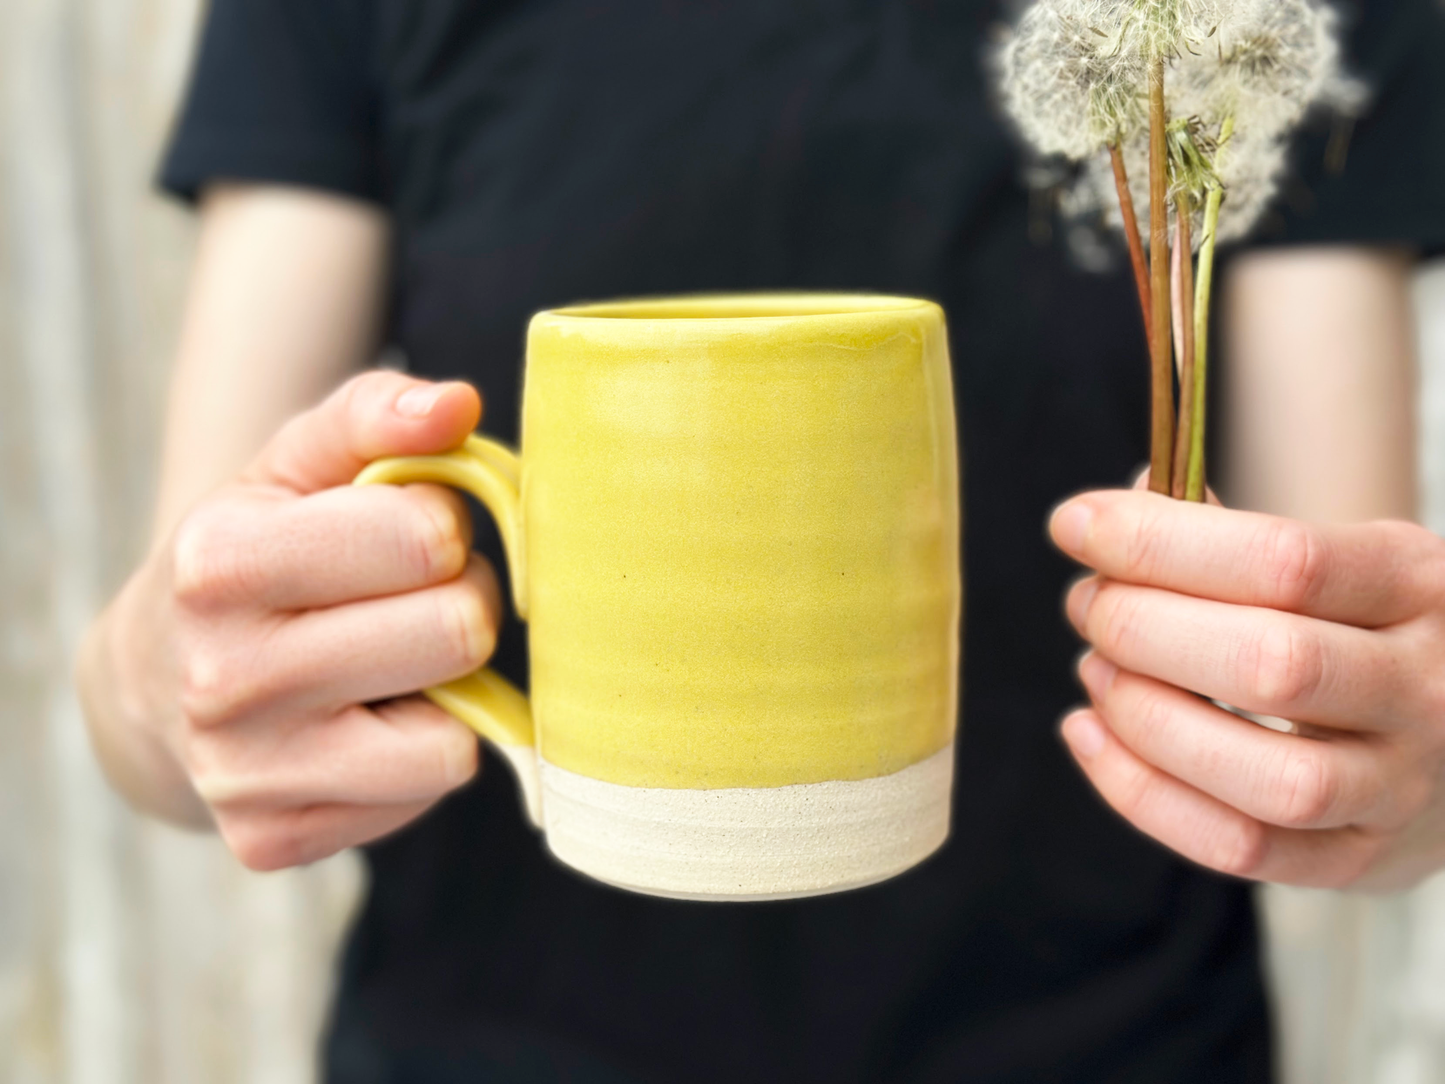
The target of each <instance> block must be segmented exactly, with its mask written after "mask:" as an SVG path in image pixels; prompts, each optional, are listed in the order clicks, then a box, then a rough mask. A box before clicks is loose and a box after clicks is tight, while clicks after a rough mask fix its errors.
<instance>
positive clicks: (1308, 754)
mask: <svg viewBox="0 0 1445 1084" xmlns="http://www.w3.org/2000/svg"><path fill="white" fill-rule="evenodd" d="M1275 776H1276V778H1275V779H1274V780H1273V781H1272V783H1271V785H1270V790H1271V792H1272V793H1273V794H1275V795H1276V799H1275V803H1274V804H1275V811H1274V816H1272V817H1271V818H1270V819H1271V820H1273V821H1275V822H1276V823H1278V824H1280V825H1282V826H1283V827H1286V828H1311V827H1315V826H1317V825H1319V824H1320V823H1321V822H1322V821H1324V820H1325V818H1326V817H1328V816H1329V815H1330V812H1331V811H1332V810H1333V809H1334V808H1335V804H1336V802H1337V801H1338V800H1339V792H1340V784H1339V778H1338V776H1336V775H1335V774H1334V773H1333V772H1331V771H1330V770H1329V768H1328V766H1327V765H1326V764H1325V762H1324V759H1323V758H1322V757H1321V756H1320V755H1319V754H1318V753H1317V752H1316V751H1315V750H1310V749H1302V750H1298V751H1295V752H1291V753H1289V754H1288V755H1286V756H1285V757H1283V758H1282V759H1281V762H1280V764H1279V767H1278V768H1277V769H1276V773H1275Z"/></svg>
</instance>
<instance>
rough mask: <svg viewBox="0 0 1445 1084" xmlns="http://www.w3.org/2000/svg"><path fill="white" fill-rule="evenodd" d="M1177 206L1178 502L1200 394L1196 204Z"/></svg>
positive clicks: (1184, 198)
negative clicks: (1193, 232) (1194, 236)
mask: <svg viewBox="0 0 1445 1084" xmlns="http://www.w3.org/2000/svg"><path fill="white" fill-rule="evenodd" d="M1174 205H1175V211H1174V223H1175V225H1174V251H1175V253H1176V258H1177V259H1178V261H1179V264H1178V266H1179V312H1178V313H1177V314H1176V316H1175V320H1176V322H1177V325H1178V326H1179V327H1180V328H1182V329H1183V331H1182V333H1181V335H1180V336H1179V337H1180V340H1181V346H1180V350H1179V354H1180V362H1179V425H1178V428H1177V429H1176V430H1175V439H1174V476H1173V479H1172V484H1171V486H1170V492H1172V493H1173V495H1174V497H1175V499H1176V500H1183V499H1184V496H1185V493H1186V492H1187V482H1188V471H1189V461H1190V459H1191V457H1192V453H1193V449H1194V441H1193V434H1194V415H1195V410H1194V401H1195V398H1196V397H1197V396H1198V395H1199V391H1200V389H1199V385H1198V382H1197V380H1196V377H1195V372H1194V366H1195V357H1194V351H1195V344H1194V339H1195V332H1196V330H1197V329H1196V328H1195V326H1194V243H1193V239H1192V238H1191V237H1190V230H1191V228H1192V226H1193V223H1192V221H1191V219H1192V218H1193V216H1194V201H1193V200H1192V199H1191V198H1190V197H1189V193H1188V192H1187V191H1184V192H1180V193H1179V195H1178V196H1177V197H1176V198H1175V204H1174Z"/></svg>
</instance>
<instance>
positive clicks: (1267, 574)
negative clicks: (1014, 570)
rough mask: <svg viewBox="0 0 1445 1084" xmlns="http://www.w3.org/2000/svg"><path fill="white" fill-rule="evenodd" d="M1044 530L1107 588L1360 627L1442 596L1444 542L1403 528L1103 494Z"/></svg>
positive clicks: (1071, 506)
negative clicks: (1165, 592) (1145, 588)
mask: <svg viewBox="0 0 1445 1084" xmlns="http://www.w3.org/2000/svg"><path fill="white" fill-rule="evenodd" d="M1049 528H1050V531H1051V533H1052V534H1053V537H1054V541H1055V542H1056V543H1057V544H1058V545H1059V547H1060V548H1061V549H1062V550H1064V552H1066V553H1068V554H1069V555H1070V556H1072V557H1074V558H1075V559H1077V560H1079V561H1081V562H1082V563H1084V564H1086V565H1088V566H1089V567H1091V568H1093V569H1096V570H1097V571H1099V572H1100V573H1101V574H1103V575H1105V576H1108V577H1109V578H1111V579H1116V580H1124V581H1127V582H1129V583H1139V584H1149V585H1152V586H1155V587H1164V588H1167V589H1169V590H1171V591H1180V592H1183V593H1185V594H1190V595H1199V596H1202V597H1206V598H1215V599H1220V600H1222V601H1225V602H1235V603H1240V604H1242V605H1247V606H1265V607H1269V608H1271V609H1277V610H1290V611H1293V612H1296V613H1303V614H1308V615H1310V616H1312V617H1318V618H1321V619H1323V620H1327V621H1339V622H1344V623H1346V624H1352V625H1360V626H1363V627H1367V628H1377V627H1381V626H1384V625H1390V624H1394V623H1396V622H1399V621H1403V620H1405V619H1406V618H1408V617H1410V616H1413V615H1414V614H1416V613H1419V612H1420V611H1421V610H1422V609H1423V608H1424V607H1425V606H1427V605H1428V604H1429V601H1430V600H1431V599H1435V598H1438V597H1439V596H1440V594H1441V593H1442V592H1441V584H1440V582H1439V581H1440V579H1441V574H1440V569H1441V568H1442V567H1445V560H1442V558H1445V543H1442V542H1441V541H1440V540H1439V539H1438V538H1436V537H1435V536H1434V535H1432V534H1430V532H1428V531H1426V530H1425V529H1424V528H1421V527H1417V526H1414V525H1413V524H1408V523H1394V522H1379V523H1367V524H1347V525H1321V524H1309V523H1301V522H1299V521H1297V520H1289V519H1281V518H1279V517H1277V516H1265V515H1260V514H1258V513H1254V512H1237V511H1233V510H1230V509H1226V508H1218V507H1213V506H1209V505H1202V504H1195V503H1191V502H1188V501H1176V500H1171V499H1170V498H1168V497H1163V496H1160V495H1159V494H1156V493H1134V492H1129V491H1125V490H1110V491H1098V492H1094V493H1086V494H1083V495H1081V496H1079V497H1075V498H1073V499H1072V500H1069V501H1066V502H1065V503H1064V504H1062V505H1060V506H1059V508H1058V509H1056V510H1055V512H1054V514H1053V517H1052V518H1051V520H1050V524H1049Z"/></svg>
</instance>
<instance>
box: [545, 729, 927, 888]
mask: <svg viewBox="0 0 1445 1084" xmlns="http://www.w3.org/2000/svg"><path fill="white" fill-rule="evenodd" d="M952 783H953V746H952V745H950V746H948V747H947V748H945V749H943V750H941V751H939V752H938V753H935V754H934V755H933V756H931V757H929V758H928V759H927V760H924V761H921V762H920V763H918V764H914V765H912V766H911V767H908V768H905V769H903V770H902V771H900V772H895V773H893V774H892V775H885V776H880V777H878V778H875V779H861V780H857V781H851V782H843V781H832V782H826V783H806V784H800V785H797V786H789V787H759V788H733V789H726V790H671V789H664V788H653V787H624V786H618V785H617V784H615V783H604V782H601V781H600V780H596V779H590V778H588V777H586V776H581V775H577V774H575V773H573V772H569V771H566V770H565V769H562V768H558V767H556V766H555V765H552V764H548V763H547V762H546V761H543V762H542V815H543V820H544V822H545V825H546V833H547V843H548V846H550V847H551V849H552V852H553V853H554V854H555V855H556V856H557V857H558V858H560V859H561V860H562V861H563V862H565V863H566V864H567V865H569V866H572V867H573V868H575V869H578V870H580V871H581V872H583V873H586V874H588V875H589V876H592V877H595V878H597V879H598V880H601V881H606V882H607V883H608V884H612V885H616V886H617V887H620V888H626V889H630V890H632V891H634V892H645V893H649V894H651V895H657V896H670V897H674V898H679V899H692V900H731V901H743V900H773V899H788V898H791V897H797V896H813V895H820V894H822V893H826V892H840V891H844V890H846V889H849V888H860V887H862V886H864V885H869V884H874V883H876V882H878V881H883V880H886V879H888V878H889V877H892V876H894V875H895V874H898V873H902V872H903V871H904V870H906V869H908V868H909V867H910V866H913V865H916V864H917V863H919V862H921V861H922V860H923V859H925V858H927V857H928V856H929V855H930V854H932V853H933V852H934V851H935V850H937V849H938V848H939V846H941V845H942V843H943V841H944V840H945V839H946V838H947V837H948V816H949V794H950V790H951V787H952Z"/></svg>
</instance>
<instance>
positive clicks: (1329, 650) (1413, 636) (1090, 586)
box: [1050, 491, 1445, 888]
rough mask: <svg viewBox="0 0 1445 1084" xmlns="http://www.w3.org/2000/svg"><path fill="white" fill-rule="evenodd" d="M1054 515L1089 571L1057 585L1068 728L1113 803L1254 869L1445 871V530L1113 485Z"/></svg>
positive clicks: (1291, 872)
mask: <svg viewBox="0 0 1445 1084" xmlns="http://www.w3.org/2000/svg"><path fill="white" fill-rule="evenodd" d="M1050 529H1051V532H1052V534H1053V537H1054V540H1055V541H1056V542H1057V544H1058V545H1059V546H1060V548H1062V549H1063V550H1064V551H1065V552H1066V553H1068V554H1069V555H1070V556H1072V557H1074V558H1075V559H1077V560H1079V561H1081V562H1082V563H1084V564H1086V565H1088V566H1090V567H1091V568H1093V569H1094V570H1096V572H1097V575H1093V576H1089V577H1088V578H1086V579H1084V580H1081V581H1080V582H1079V583H1077V584H1075V585H1074V587H1073V588H1072V590H1071V591H1070V592H1069V595H1068V599H1067V610H1068V615H1069V619H1070V621H1072V622H1073V624H1074V626H1075V627H1076V628H1077V629H1078V631H1079V633H1080V635H1082V636H1083V637H1084V639H1085V640H1087V641H1088V642H1089V643H1090V645H1092V650H1091V651H1090V652H1089V653H1088V654H1087V655H1086V656H1085V657H1084V659H1083V660H1082V662H1081V663H1080V667H1079V671H1080V676H1081V677H1082V679H1083V682H1084V685H1085V687H1086V688H1087V690H1088V693H1089V696H1090V699H1091V701H1092V706H1091V707H1089V708H1086V709H1082V710H1079V711H1076V712H1073V713H1072V714H1070V715H1069V716H1068V717H1067V718H1066V719H1065V720H1064V724H1063V733H1064V736H1065V738H1066V740H1067V741H1068V744H1069V746H1070V748H1071V749H1072V750H1073V753H1074V755H1075V758H1076V759H1077V760H1078V762H1079V764H1080V766H1081V767H1082V768H1083V770H1084V772H1085V773H1086V774H1087V775H1088V777H1089V779H1090V781H1091V782H1092V783H1093V784H1094V786H1095V787H1096V788H1097V789H1098V791H1099V793H1100V794H1101V795H1102V796H1103V797H1104V799H1105V800H1106V801H1107V802H1108V803H1109V804H1110V805H1111V806H1113V807H1114V808H1115V809H1116V810H1117V811H1118V812H1119V813H1121V814H1122V815H1123V816H1124V817H1126V818H1127V819H1128V820H1129V821H1131V822H1132V823H1133V824H1134V825H1135V826H1136V827H1138V828H1139V829H1141V830H1142V831H1144V832H1146V833H1147V834H1149V835H1151V836H1153V837H1154V838H1155V839H1157V840H1159V841H1160V842H1162V843H1164V844H1166V845H1168V846H1169V847H1172V848H1173V849H1174V850H1176V851H1178V852H1179V853H1181V854H1183V855H1185V856H1186V857H1188V858H1191V859H1193V860H1194V861H1196V862H1200V863H1202V864H1203V865H1206V866H1209V867H1211V868H1213V869H1216V870H1221V871H1223V872H1226V873H1231V874H1236V875H1238V876H1243V877H1249V878H1254V879H1257V880H1264V881H1278V882H1283V883H1287V884H1299V885H1311V886H1322V887H1324V886H1328V887H1343V886H1351V887H1359V888H1394V887H1400V886H1405V885H1409V884H1411V883H1413V882H1415V881H1417V880H1419V879H1420V878H1422V877H1423V876H1425V875H1426V874H1428V873H1431V872H1433V871H1434V870H1436V869H1439V868H1440V867H1442V866H1445V542H1442V541H1441V540H1440V539H1439V538H1437V537H1436V536H1434V535H1433V534H1431V533H1430V532H1428V531H1426V530H1424V529H1423V528H1420V527H1416V526H1413V525H1410V524H1406V523H1395V522H1378V523H1370V524H1364V525H1358V526H1329V527H1326V526H1315V525H1309V524H1304V523H1300V522H1296V521H1293V520H1286V519H1279V518H1276V517H1272V516H1264V515H1258V514H1255V513H1247V512H1236V511H1230V510H1228V509H1224V508H1220V507H1218V506H1210V505H1199V504H1191V503H1186V502H1183V501H1173V500H1170V499H1168V498H1166V497H1162V496H1159V495H1156V494H1152V493H1145V492H1124V491H1104V492H1095V493H1088V494H1085V495H1083V496H1080V497H1076V498H1074V499H1073V500H1070V501H1068V502H1066V503H1065V504H1063V505H1062V506H1061V507H1060V508H1059V509H1058V510H1057V511H1056V512H1055V514H1054V517H1053V520H1052V523H1051V525H1050ZM1186 690H1188V691H1186ZM1195 694H1198V695H1195ZM1204 697H1209V698H1212V699H1215V700H1219V701H1221V702H1224V703H1228V704H1232V705H1234V706H1236V707H1238V708H1241V709H1243V710H1246V711H1250V712H1254V713H1257V714H1261V715H1269V716H1278V717H1282V718H1286V719H1289V720H1291V721H1293V722H1294V723H1295V730H1296V732H1295V733H1293V734H1287V733H1280V732H1277V731H1273V730H1270V729H1267V728H1266V727H1263V726H1260V725H1258V724H1256V723H1254V722H1251V721H1248V720H1246V719H1242V718H1240V717H1239V716H1237V715H1234V714H1232V713H1230V712H1227V711H1225V710H1223V709H1222V708H1219V707H1217V706H1215V705H1214V704H1212V703H1210V701H1209V700H1206V699H1203V698H1204Z"/></svg>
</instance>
